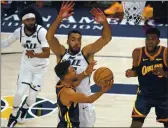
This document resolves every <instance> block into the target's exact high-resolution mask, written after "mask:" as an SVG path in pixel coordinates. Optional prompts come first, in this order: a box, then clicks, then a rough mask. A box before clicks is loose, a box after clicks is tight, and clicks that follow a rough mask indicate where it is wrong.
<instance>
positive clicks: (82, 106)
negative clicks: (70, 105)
mask: <svg viewBox="0 0 168 128" xmlns="http://www.w3.org/2000/svg"><path fill="white" fill-rule="evenodd" d="M79 121H80V127H94V125H95V122H96V112H95V107H94V105H93V104H89V103H79Z"/></svg>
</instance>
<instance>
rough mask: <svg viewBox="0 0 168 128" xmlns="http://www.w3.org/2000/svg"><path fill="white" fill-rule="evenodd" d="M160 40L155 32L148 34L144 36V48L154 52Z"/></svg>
mask: <svg viewBox="0 0 168 128" xmlns="http://www.w3.org/2000/svg"><path fill="white" fill-rule="evenodd" d="M159 42H160V40H159V38H158V36H157V35H156V34H148V35H147V37H146V48H147V50H148V52H154V51H155V50H156V48H157V45H158V44H159Z"/></svg>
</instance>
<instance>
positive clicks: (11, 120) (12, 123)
mask: <svg viewBox="0 0 168 128" xmlns="http://www.w3.org/2000/svg"><path fill="white" fill-rule="evenodd" d="M16 123H17V119H16V117H15V116H13V115H12V114H10V117H9V121H8V124H7V127H9V128H13V127H14V126H15V125H16Z"/></svg>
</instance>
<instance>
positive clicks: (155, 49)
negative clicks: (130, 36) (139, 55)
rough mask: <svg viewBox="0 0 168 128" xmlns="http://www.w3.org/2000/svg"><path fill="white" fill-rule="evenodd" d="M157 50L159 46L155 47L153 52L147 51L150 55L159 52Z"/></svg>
mask: <svg viewBox="0 0 168 128" xmlns="http://www.w3.org/2000/svg"><path fill="white" fill-rule="evenodd" d="M157 48H158V46H155V47H154V49H153V50H152V51H149V50H148V49H147V51H148V53H155V52H156V51H157Z"/></svg>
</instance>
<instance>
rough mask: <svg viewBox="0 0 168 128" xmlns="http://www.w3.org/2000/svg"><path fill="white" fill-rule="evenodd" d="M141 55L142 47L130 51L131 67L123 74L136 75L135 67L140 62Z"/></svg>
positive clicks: (127, 75)
mask: <svg viewBox="0 0 168 128" xmlns="http://www.w3.org/2000/svg"><path fill="white" fill-rule="evenodd" d="M141 56H142V48H136V49H134V51H133V52H132V59H133V63H132V69H128V70H127V71H126V74H125V75H126V77H136V76H137V72H136V68H137V67H138V66H139V64H140V61H141Z"/></svg>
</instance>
